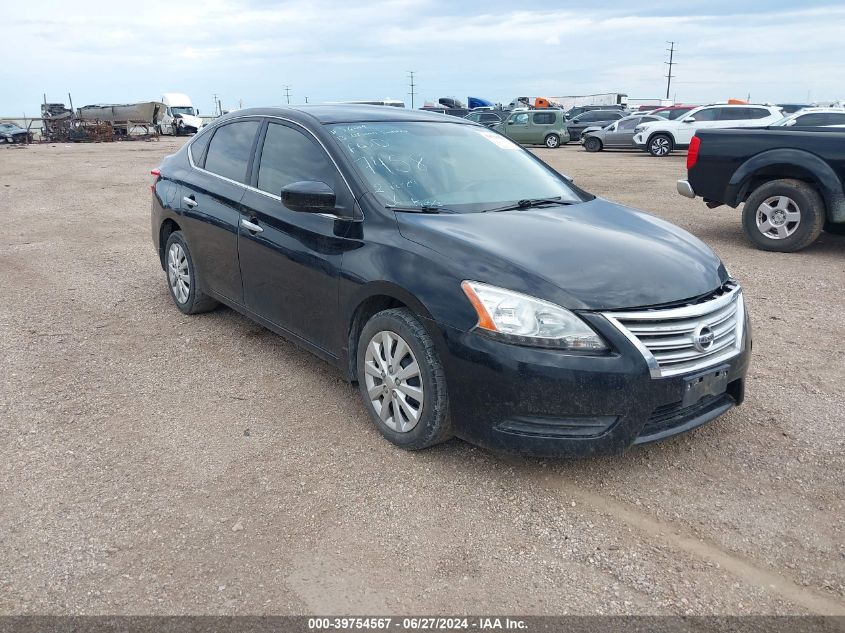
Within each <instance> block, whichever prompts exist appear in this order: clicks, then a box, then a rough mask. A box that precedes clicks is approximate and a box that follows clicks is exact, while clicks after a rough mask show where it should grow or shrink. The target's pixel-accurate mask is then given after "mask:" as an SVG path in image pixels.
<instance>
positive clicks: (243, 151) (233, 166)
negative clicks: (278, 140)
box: [205, 121, 261, 183]
mask: <svg viewBox="0 0 845 633" xmlns="http://www.w3.org/2000/svg"><path fill="white" fill-rule="evenodd" d="M260 126H261V123H260V122H258V121H239V122H237V123H229V124H227V125H223V126H221V127H219V128H217V131H216V132H215V133H214V138H212V139H211V143H210V144H209V146H208V154H207V156H206V159H205V169H206V170H207V171H210V172H211V173H213V174H217V175H218V176H223V177H224V178H229V179H230V180H235V181H237V182H243V183H245V182H246V168H247V165H248V164H249V157H250V154H251V153H252V144H253V142H254V141H255V133H256V132H258V128H259V127H260Z"/></svg>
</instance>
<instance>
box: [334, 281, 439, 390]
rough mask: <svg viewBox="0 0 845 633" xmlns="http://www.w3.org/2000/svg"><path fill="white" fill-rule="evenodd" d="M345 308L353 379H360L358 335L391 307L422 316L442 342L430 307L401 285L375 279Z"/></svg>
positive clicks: (348, 367) (349, 368) (348, 360)
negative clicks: (371, 321)
mask: <svg viewBox="0 0 845 633" xmlns="http://www.w3.org/2000/svg"><path fill="white" fill-rule="evenodd" d="M347 305H348V308H347V310H346V311H345V313H346V319H345V322H346V323H347V340H346V363H345V365H346V367H345V369H346V374H347V379H348V380H349V382H355V381H357V379H358V367H357V358H358V338H359V337H360V335H361V331H362V330H363V329H364V325H365V324H366V323H367V321H369V320H370V318H372V317H373V315H375V314H377V313H379V312H381V311H383V310H389V309H391V308H407V309H409V310H410V311H411V312H413V313H414V315H415V316H417V317H420V320H421V321H422V323H423V326H424V327H425V328H426V330H428V332H429V334H430V335H431V336H432V338H434V340H435V343H438V347H440V345H439V343H441V338H442V336H441V335H440V333H439V332H437V331H436V328H433V327H432V324H433V322H434V319H433V317H432V315H431V313H430V312H429V311H428V308H426V307H425V305H424V304H423V303H422V302H421V301H420V300H419V299H418V298H417V297H415V296H414V295H413V294H412V293H410V292H408V291H407V290H405V289H404V288H402V287H401V286H397V285H396V284H393V283H390V282H382V281H378V282H372V283H369V284H366V285H364V286H362V287H361V289H360V290H359V291H358V292H356V293H355V295H354V296H353V297H352V298H351V299H350V301H349V302H348V304H347Z"/></svg>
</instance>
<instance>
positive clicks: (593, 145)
mask: <svg viewBox="0 0 845 633" xmlns="http://www.w3.org/2000/svg"><path fill="white" fill-rule="evenodd" d="M660 120H661V119H660V117H659V116H654V115H650V114H645V115H644V114H634V115H632V116H626V117H625V118H624V119H619V120H618V121H614V122H613V123H611V124H610V125H607V126H605V127H603V128H597V127H588V128H587V129H585V130H584V131H583V133H582V134H581V144H582V145H583V146H584V149H585V150H587V151H588V152H600V151H601V150H603V149H604V148H608V149H636V146H635V145H634V129H635V128H636V127H637V126H638V125H639V124H640V123H648V122H650V121H660Z"/></svg>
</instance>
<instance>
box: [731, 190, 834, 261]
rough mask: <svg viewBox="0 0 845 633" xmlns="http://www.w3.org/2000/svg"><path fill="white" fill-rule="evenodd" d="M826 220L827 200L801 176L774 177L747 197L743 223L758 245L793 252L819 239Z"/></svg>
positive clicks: (772, 249)
mask: <svg viewBox="0 0 845 633" xmlns="http://www.w3.org/2000/svg"><path fill="white" fill-rule="evenodd" d="M824 220H825V206H824V200H822V197H821V196H820V195H819V192H818V191H816V190H815V189H814V188H813V187H811V186H810V185H808V184H807V183H805V182H802V181H800V180H790V179H784V180H773V181H771V182H767V183H766V184H764V185H762V186H761V187H758V188H757V189H755V190H754V191H753V192H752V194H751V195H750V196H748V199H747V200H746V201H745V208H744V209H743V210H742V227H743V229H744V230H745V235H746V236H747V237H748V239H750V240H751V241H752V242H753V243H754V245H755V246H756V247H757V248H760V249H763V250H765V251H777V252H780V253H792V252H795V251H800V250H801V249H802V248H805V247H807V246H809V245H810V244H812V243H813V242H815V241H816V238H817V237H818V236H819V234H820V233H821V232H822V228H823V227H824Z"/></svg>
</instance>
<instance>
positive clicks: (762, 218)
mask: <svg viewBox="0 0 845 633" xmlns="http://www.w3.org/2000/svg"><path fill="white" fill-rule="evenodd" d="M843 178H845V129H842V128H830V127H828V128H799V127H790V128H780V127H776V128H760V129H748V128H745V129H724V130H706V129H705V130H699V131H698V132H696V135H695V137H693V141H692V143H690V150H689V155H688V157H687V179H686V180H680V181H678V192H679V193H681V194H682V195H684V196H687V197H689V198H694V197H701V198H703V199H704V201H705V202H706V203H707V206H709V207H711V208H712V207H716V206H719V205H722V204H726V205H728V206H730V207H737V206H739V205H740V204H742V203H743V202H745V203H746V204H745V209H744V210H743V227H744V229H745V232H746V234H747V235H748V237H749V239H751V241H752V242H754V243H755V245H757V246H758V247H760V248H763V249H766V250H774V251H795V250H799V249H801V248H804V247H805V246H807V245H809V244H810V243H812V242H813V241H814V240H815V239H816V238H817V237H818V235H819V233H820V232H821V231H822V229H823V228H828V229H830V230H832V231H834V232H841V230H842V229H843V228H845V193H843Z"/></svg>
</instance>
